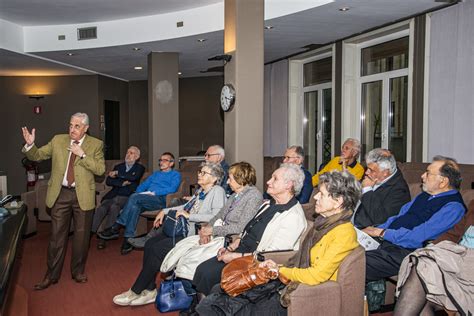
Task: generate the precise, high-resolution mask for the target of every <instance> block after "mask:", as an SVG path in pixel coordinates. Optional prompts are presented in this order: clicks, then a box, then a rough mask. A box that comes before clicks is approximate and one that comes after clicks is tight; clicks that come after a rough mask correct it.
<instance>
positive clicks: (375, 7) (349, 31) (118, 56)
mask: <svg viewBox="0 0 474 316" xmlns="http://www.w3.org/2000/svg"><path fill="white" fill-rule="evenodd" d="M281 1H286V0H281ZM288 1H289V0H288ZM294 1H297V0H294ZM16 2H20V3H23V5H26V3H32V2H33V3H42V4H43V9H42V10H43V11H44V12H45V13H44V16H45V17H44V20H43V21H44V22H47V21H49V22H48V23H51V22H53V21H57V22H59V20H56V17H53V16H55V14H53V13H51V12H53V11H54V9H53V7H54V6H57V4H54V5H53V3H56V2H57V0H41V1H39V0H0V5H3V4H5V3H7V4H10V6H11V7H16V10H12V9H9V11H8V12H7V13H6V14H7V15H9V16H13V14H14V11H21V10H19V9H20V8H21V6H16V5H15V6H14V5H13V3H16ZM112 2H113V3H115V2H116V3H117V8H120V6H121V5H123V7H122V9H123V11H122V12H118V11H120V10H119V9H117V11H116V12H115V13H114V14H115V15H112V13H111V15H110V17H111V18H112V17H113V18H118V17H119V16H120V14H126V13H127V14H131V13H130V12H128V11H127V10H125V8H126V7H127V6H126V5H125V2H127V3H128V2H129V3H134V5H133V6H134V7H136V6H137V5H135V3H137V2H139V3H148V4H150V3H152V2H153V1H152V0H133V1H130V0H129V1H127V0H95V1H92V0H76V1H75V3H80V4H81V5H83V6H86V4H87V3H89V6H91V7H94V6H95V7H96V8H97V6H98V5H100V6H105V5H109V6H110V5H111V3H112ZM162 2H163V7H161V5H162ZM215 2H218V1H211V0H208V1H204V0H193V1H187V0H186V1H185V0H179V1H177V0H174V1H173V0H168V1H160V10H162V11H161V12H163V10H170V8H171V6H172V4H177V3H179V5H180V6H182V7H183V8H185V7H186V6H187V8H189V6H191V5H192V4H194V5H196V6H197V5H198V4H199V5H205V4H211V3H215ZM60 3H63V5H65V3H66V1H65V0H62V1H61V2H60ZM442 5H446V3H444V2H439V1H435V0H335V1H334V2H333V3H329V4H326V5H323V6H320V7H317V8H314V9H310V10H305V11H301V12H298V13H295V14H290V15H286V16H282V17H279V18H275V19H271V20H267V21H266V22H265V24H266V25H272V26H274V29H272V30H266V31H265V62H270V61H273V60H276V59H279V58H282V57H285V56H288V55H290V54H294V53H297V52H303V51H304V50H305V49H303V48H302V47H303V46H306V45H308V44H325V43H331V42H333V41H336V40H338V39H341V38H345V37H348V36H350V35H353V34H357V33H360V32H363V31H366V30H368V29H372V28H375V27H378V26H381V25H385V24H388V23H392V22H395V21H398V20H400V19H403V18H406V17H409V16H413V15H416V14H419V13H421V12H424V11H427V10H433V9H435V8H437V7H439V6H442ZM49 6H50V7H49ZM343 6H348V7H350V8H351V9H350V10H349V11H346V12H341V11H339V10H338V9H339V8H341V7H343ZM175 8H176V7H175ZM63 9H64V8H63ZM128 9H130V8H128ZM51 10H53V11H51ZM0 11H2V10H0ZM26 11H27V12H29V14H26V13H23V12H22V16H23V17H22V19H26V20H31V21H35V23H38V21H39V20H38V19H36V18H35V17H34V14H33V12H31V10H26ZM124 11H126V12H124ZM47 12H49V18H48V14H47ZM65 12H69V11H68V10H66V11H65ZM136 12H138V11H136ZM136 12H135V14H136ZM149 12H150V13H151V12H152V11H151V10H150V11H149ZM153 12H156V11H153ZM3 14H4V15H5V13H3ZM18 14H19V13H18ZM69 14H71V13H70V12H69ZM82 14H83V18H84V16H88V15H87V14H86V13H82V11H81V12H79V13H78V16H80V15H82ZM96 16H97V17H98V18H102V19H103V18H106V16H105V15H99V14H98V15H96ZM1 17H2V15H1V14H0V18H1ZM5 19H6V17H5ZM48 19H49V20H48ZM57 19H59V18H57ZM198 38H206V39H207V41H205V42H204V43H199V42H198V41H197V39H198ZM133 47H140V48H141V50H139V51H133V50H132V48H133ZM152 51H155V52H156V51H165V52H178V53H179V60H180V71H181V72H182V73H183V76H184V77H191V76H202V75H203V74H202V73H200V71H202V70H206V69H207V68H211V67H215V66H219V65H220V63H219V62H211V61H208V60H207V59H208V58H209V57H211V56H214V55H217V54H222V53H223V32H222V31H216V32H211V33H206V34H199V35H196V36H188V37H182V38H176V39H170V40H163V41H156V42H148V43H140V44H133V45H121V46H114V47H103V48H94V49H83V50H76V51H72V52H73V53H74V55H73V56H67V54H66V53H67V52H70V51H52V52H38V53H35V54H36V55H39V56H42V57H44V58H48V59H51V60H55V61H59V62H62V63H66V64H70V65H74V66H77V67H81V68H85V69H90V70H92V71H94V72H98V73H102V74H105V75H109V76H112V77H116V78H120V79H124V80H145V79H146V78H147V72H146V63H147V55H148V54H149V53H150V52H152ZM0 58H2V55H0ZM138 65H140V66H142V67H143V70H141V71H136V70H134V69H133V67H134V66H138ZM6 67H7V68H8V65H6ZM11 70H14V69H11ZM74 71H77V70H74ZM218 74H219V73H208V74H207V75H218ZM0 75H1V73H0Z"/></svg>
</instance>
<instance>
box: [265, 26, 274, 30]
mask: <svg viewBox="0 0 474 316" xmlns="http://www.w3.org/2000/svg"><path fill="white" fill-rule="evenodd" d="M271 29H273V26H271V25H265V30H271Z"/></svg>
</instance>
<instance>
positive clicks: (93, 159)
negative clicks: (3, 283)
mask: <svg viewBox="0 0 474 316" xmlns="http://www.w3.org/2000/svg"><path fill="white" fill-rule="evenodd" d="M88 128H89V117H88V115H87V114H86V113H76V114H73V115H72V116H71V120H70V122H69V134H60V135H56V136H54V137H53V138H52V139H51V141H50V142H49V143H48V144H46V145H44V146H42V147H40V148H38V147H36V145H35V143H34V142H35V129H34V128H33V129H32V130H31V133H30V131H29V130H28V128H26V127H23V128H22V131H23V138H24V139H25V143H26V144H25V146H24V147H23V150H22V151H23V153H25V155H26V157H27V158H28V159H30V160H33V161H41V160H46V159H52V167H51V179H50V180H49V182H48V192H47V194H46V206H48V207H50V208H51V209H52V210H51V239H50V240H49V246H48V260H47V265H48V269H47V272H46V275H45V277H44V279H43V281H41V282H40V283H38V284H36V285H35V289H36V290H43V289H46V288H47V287H49V286H50V285H51V284H54V283H57V282H58V280H59V278H60V276H61V270H62V267H63V263H64V256H65V253H66V246H67V242H68V235H69V226H70V224H71V217H74V240H73V242H72V257H71V276H72V278H73V279H74V280H75V281H76V282H78V283H85V282H87V276H86V275H85V273H84V270H85V264H86V260H87V252H88V249H89V239H90V230H91V225H92V219H93V215H94V212H93V211H94V208H95V181H94V175H99V176H100V175H102V174H103V173H104V172H105V163H104V154H103V151H102V149H103V143H102V141H101V140H99V139H97V138H94V137H91V136H88V135H86V132H87V129H88Z"/></svg>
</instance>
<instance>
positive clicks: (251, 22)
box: [224, 0, 268, 189]
mask: <svg viewBox="0 0 474 316" xmlns="http://www.w3.org/2000/svg"><path fill="white" fill-rule="evenodd" d="M263 27H264V0H253V1H239V0H225V29H224V52H225V53H226V54H230V55H232V60H231V62H230V63H228V64H227V65H226V67H225V75H224V81H225V83H231V84H232V85H233V86H234V88H235V91H236V98H235V104H234V107H233V109H232V110H231V111H230V112H227V113H225V115H224V126H225V127H224V141H225V150H226V156H227V157H228V159H227V160H228V161H229V162H235V161H242V160H245V161H247V162H249V163H251V164H252V165H253V166H254V167H255V169H256V170H257V187H258V188H259V189H263V184H264V182H265V181H266V180H268V179H263V70H264V65H263V62H264V60H263V49H264V38H263Z"/></svg>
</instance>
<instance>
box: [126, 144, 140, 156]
mask: <svg viewBox="0 0 474 316" xmlns="http://www.w3.org/2000/svg"><path fill="white" fill-rule="evenodd" d="M128 149H133V150H135V151H136V152H137V155H138V157H140V149H138V147H137V146H130V147H128Z"/></svg>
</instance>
